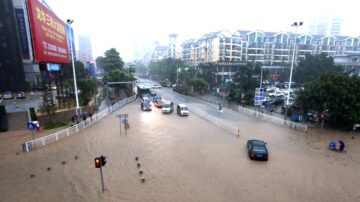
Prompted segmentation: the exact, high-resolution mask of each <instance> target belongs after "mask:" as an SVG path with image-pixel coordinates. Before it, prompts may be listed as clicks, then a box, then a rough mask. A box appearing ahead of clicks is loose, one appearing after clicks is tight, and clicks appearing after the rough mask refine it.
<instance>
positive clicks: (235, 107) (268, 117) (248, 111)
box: [192, 98, 308, 133]
mask: <svg viewBox="0 0 360 202" xmlns="http://www.w3.org/2000/svg"><path fill="white" fill-rule="evenodd" d="M200 99H202V100H205V101H207V102H211V103H214V104H217V102H218V101H216V100H212V99H204V98H200ZM225 107H227V108H230V109H232V110H234V111H237V112H241V113H244V114H248V115H251V116H254V117H255V118H258V119H261V120H264V121H268V122H271V123H273V124H278V125H282V126H286V127H289V128H291V129H298V130H303V131H304V132H305V133H307V130H308V126H307V125H305V124H301V123H296V122H293V121H288V120H284V119H281V118H278V117H275V116H272V115H269V114H266V113H262V112H259V111H255V110H252V109H248V108H245V107H241V106H238V105H229V104H225ZM192 111H193V110H192ZM195 113H196V114H199V115H200V116H202V117H204V118H205V119H207V120H209V121H210V122H212V123H214V124H215V125H218V123H220V122H221V124H220V125H218V126H220V127H222V128H224V129H226V130H227V131H229V132H232V133H234V132H233V131H234V130H235V131H237V128H235V127H232V126H230V125H229V124H226V123H225V122H224V121H221V120H218V119H216V118H213V119H216V120H212V119H211V118H210V117H209V116H207V115H206V114H204V113H201V112H198V111H196V112H195Z"/></svg>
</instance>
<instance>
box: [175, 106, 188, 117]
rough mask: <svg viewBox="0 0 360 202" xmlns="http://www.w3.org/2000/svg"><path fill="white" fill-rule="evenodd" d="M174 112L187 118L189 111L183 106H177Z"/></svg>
mask: <svg viewBox="0 0 360 202" xmlns="http://www.w3.org/2000/svg"><path fill="white" fill-rule="evenodd" d="M176 112H177V113H178V114H179V115H180V116H189V109H188V107H187V106H186V105H185V104H178V105H177V108H176Z"/></svg>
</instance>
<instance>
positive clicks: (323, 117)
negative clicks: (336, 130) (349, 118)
mask: <svg viewBox="0 0 360 202" xmlns="http://www.w3.org/2000/svg"><path fill="white" fill-rule="evenodd" d="M325 113H326V102H325V104H324V112H323V115H322V120H321V129H323V127H324V120H325Z"/></svg>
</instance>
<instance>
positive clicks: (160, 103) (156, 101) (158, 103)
mask: <svg viewBox="0 0 360 202" xmlns="http://www.w3.org/2000/svg"><path fill="white" fill-rule="evenodd" d="M153 102H154V105H155V106H156V107H158V108H162V107H163V105H164V102H163V101H162V98H161V97H154V101H153Z"/></svg>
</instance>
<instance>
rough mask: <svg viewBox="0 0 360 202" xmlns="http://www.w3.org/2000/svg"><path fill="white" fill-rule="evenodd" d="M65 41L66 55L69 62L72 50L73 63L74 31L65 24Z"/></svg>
mask: <svg viewBox="0 0 360 202" xmlns="http://www.w3.org/2000/svg"><path fill="white" fill-rule="evenodd" d="M66 41H67V44H68V53H69V57H70V60H71V49H73V50H74V51H73V54H74V61H76V52H75V48H74V47H75V42H74V31H73V29H72V28H71V27H70V26H69V25H68V24H66Z"/></svg>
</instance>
